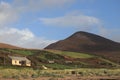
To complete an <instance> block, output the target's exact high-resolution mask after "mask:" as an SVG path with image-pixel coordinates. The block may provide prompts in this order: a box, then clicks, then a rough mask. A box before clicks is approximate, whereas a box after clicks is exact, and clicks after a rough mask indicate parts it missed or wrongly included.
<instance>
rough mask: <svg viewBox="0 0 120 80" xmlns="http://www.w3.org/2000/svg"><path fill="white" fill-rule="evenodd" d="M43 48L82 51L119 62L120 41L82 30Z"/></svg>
mask: <svg viewBox="0 0 120 80" xmlns="http://www.w3.org/2000/svg"><path fill="white" fill-rule="evenodd" d="M45 49H53V50H62V51H72V52H84V53H89V54H94V55H98V56H101V57H105V58H108V59H110V60H112V61H115V62H118V63H120V43H117V42H114V41H112V40H109V39H106V38H104V37H101V36H99V35H95V34H92V33H88V32H83V31H79V32H76V33H74V34H73V35H71V36H70V37H68V38H66V39H64V40H60V41H58V42H56V43H53V44H50V45H48V46H47V47H46V48H45Z"/></svg>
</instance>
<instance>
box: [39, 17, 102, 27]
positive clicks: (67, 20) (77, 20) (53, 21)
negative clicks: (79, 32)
mask: <svg viewBox="0 0 120 80" xmlns="http://www.w3.org/2000/svg"><path fill="white" fill-rule="evenodd" d="M40 21H41V22H42V23H43V24H45V25H54V26H59V27H76V28H89V27H93V26H100V25H101V22H100V20H99V19H98V18H96V17H93V16H86V15H65V16H62V17H56V18H40Z"/></svg>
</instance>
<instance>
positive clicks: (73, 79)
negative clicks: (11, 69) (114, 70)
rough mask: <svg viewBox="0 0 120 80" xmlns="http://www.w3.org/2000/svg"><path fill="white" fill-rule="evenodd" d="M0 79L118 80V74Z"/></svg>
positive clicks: (1, 79) (0, 79) (119, 79)
mask: <svg viewBox="0 0 120 80" xmlns="http://www.w3.org/2000/svg"><path fill="white" fill-rule="evenodd" d="M0 80H120V77H119V76H113V77H111V76H109V77H108V76H93V77H81V76H76V75H73V76H66V77H64V78H57V77H39V78H28V79H4V78H0Z"/></svg>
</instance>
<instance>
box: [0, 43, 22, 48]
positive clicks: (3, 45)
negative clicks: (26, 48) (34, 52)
mask: <svg viewBox="0 0 120 80" xmlns="http://www.w3.org/2000/svg"><path fill="white" fill-rule="evenodd" d="M0 48H10V49H22V48H20V47H17V46H13V45H10V44H6V43H0Z"/></svg>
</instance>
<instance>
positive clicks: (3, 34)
mask: <svg viewBox="0 0 120 80" xmlns="http://www.w3.org/2000/svg"><path fill="white" fill-rule="evenodd" d="M0 42H2V43H8V44H13V45H16V46H20V47H24V48H37V49H41V48H44V47H46V46H47V45H48V44H51V43H53V42H55V40H47V39H45V38H41V37H37V36H35V35H34V34H33V33H32V32H31V31H30V30H28V29H23V30H19V29H16V28H3V29H2V30H1V29H0Z"/></svg>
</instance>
